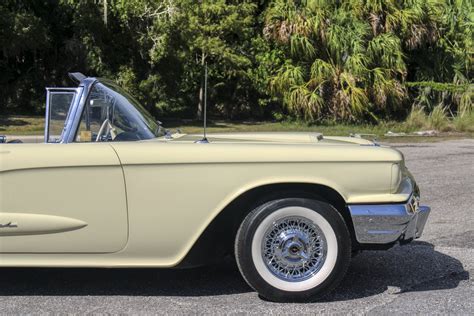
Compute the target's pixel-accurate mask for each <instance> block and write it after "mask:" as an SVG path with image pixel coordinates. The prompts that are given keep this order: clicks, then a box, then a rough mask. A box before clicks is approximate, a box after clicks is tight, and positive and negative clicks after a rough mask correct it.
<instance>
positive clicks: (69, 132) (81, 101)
mask: <svg viewBox="0 0 474 316" xmlns="http://www.w3.org/2000/svg"><path fill="white" fill-rule="evenodd" d="M96 82H97V79H96V78H86V79H84V80H82V82H81V83H80V85H79V88H80V89H81V94H80V97H79V98H77V100H75V102H74V104H73V106H74V107H71V109H70V111H69V112H70V117H68V122H67V128H66V131H65V133H64V136H63V137H62V139H61V143H72V142H74V137H75V136H76V131H77V128H78V126H79V123H80V120H81V114H82V110H83V109H84V106H85V104H86V101H87V98H88V97H89V93H90V91H91V89H92V86H93V85H94V84H95V83H96Z"/></svg>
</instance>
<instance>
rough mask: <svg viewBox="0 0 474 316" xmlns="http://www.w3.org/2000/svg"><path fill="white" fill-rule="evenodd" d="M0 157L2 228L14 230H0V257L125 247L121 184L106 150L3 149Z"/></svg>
mask: <svg viewBox="0 0 474 316" xmlns="http://www.w3.org/2000/svg"><path fill="white" fill-rule="evenodd" d="M0 157H1V164H0V191H1V199H0V212H1V214H2V215H1V216H0V219H1V221H0V223H8V222H13V223H16V224H17V226H18V227H17V228H15V229H13V228H10V229H8V228H3V229H2V232H3V235H0V236H1V237H0V252H2V253H15V252H17V253H21V252H38V253H54V252H64V253H74V252H82V253H87V252H90V253H96V252H116V251H119V250H121V249H122V248H123V247H124V246H125V245H126V242H127V239H128V224H127V209H126V207H127V205H126V194H125V183H124V178H123V172H122V167H121V166H120V162H119V159H118V157H117V155H116V153H115V151H114V150H113V149H112V148H111V147H110V145H108V144H100V143H99V144H69V145H67V146H66V145H60V144H23V145H17V146H15V145H2V148H1V150H0ZM14 230H15V231H16V232H15V233H13V232H12V231H14ZM5 231H6V232H5ZM34 231H36V234H32V232H34ZM0 233H1V232H0ZM7 234H8V235H7ZM13 235H14V236H13Z"/></svg>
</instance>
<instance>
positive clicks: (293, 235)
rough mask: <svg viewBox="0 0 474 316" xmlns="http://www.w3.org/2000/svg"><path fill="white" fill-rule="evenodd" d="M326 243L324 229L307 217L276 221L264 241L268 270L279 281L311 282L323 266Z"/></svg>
mask: <svg viewBox="0 0 474 316" xmlns="http://www.w3.org/2000/svg"><path fill="white" fill-rule="evenodd" d="M326 251H327V249H326V240H325V238H324V234H323V233H322V231H321V229H320V228H319V227H318V226H317V225H316V224H314V223H313V222H312V221H310V220H308V219H307V218H304V217H296V216H293V217H285V218H282V219H279V220H278V221H275V222H274V223H273V225H272V227H270V228H269V229H268V230H267V231H266V233H265V235H264V238H263V241H262V256H263V261H264V262H265V265H266V266H267V268H268V269H269V270H270V271H271V272H272V273H273V274H274V275H275V276H277V277H278V278H280V279H282V280H285V281H291V282H298V281H304V280H306V279H309V278H310V277H311V276H313V275H314V274H316V273H317V272H318V271H319V270H320V269H321V267H322V265H323V263H324V260H325V257H326Z"/></svg>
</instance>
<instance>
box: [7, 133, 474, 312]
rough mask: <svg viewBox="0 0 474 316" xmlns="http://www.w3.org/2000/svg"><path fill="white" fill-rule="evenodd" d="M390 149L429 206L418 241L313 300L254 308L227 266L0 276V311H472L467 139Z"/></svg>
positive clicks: (258, 303)
mask: <svg viewBox="0 0 474 316" xmlns="http://www.w3.org/2000/svg"><path fill="white" fill-rule="evenodd" d="M397 147H398V148H400V149H401V150H402V151H403V152H404V153H405V156H406V159H407V165H408V167H409V168H410V170H411V171H412V172H413V173H414V175H415V177H416V178H417V180H418V182H419V184H420V187H421V188H422V199H423V202H424V203H426V204H429V205H431V206H432V208H433V210H432V214H431V217H430V219H429V221H428V223H427V227H426V229H425V234H424V236H423V238H421V239H420V240H418V241H416V242H413V243H412V244H411V245H408V246H403V247H395V248H392V249H391V250H389V251H375V252H365V253H362V254H360V255H358V256H357V257H355V258H354V259H353V261H352V264H351V267H350V269H349V272H348V274H347V277H346V278H345V279H344V281H343V283H342V285H341V286H340V287H339V288H338V289H337V290H336V291H335V292H334V293H332V294H330V296H329V297H327V298H326V299H325V301H323V302H319V303H311V304H276V303H270V302H266V301H263V300H261V299H260V298H259V297H258V296H257V294H256V293H255V292H253V291H252V290H251V289H250V288H249V287H248V286H247V285H246V284H245V283H244V281H243V280H242V278H241V277H240V275H239V272H238V271H237V269H236V267H235V265H234V264H233V263H232V262H228V263H226V264H222V265H219V266H214V267H207V268H199V269H193V270H159V269H152V270H139V269H137V270H123V269H119V270H107V269H102V270H101V269H94V270H87V269H58V270H54V269H0V313H1V314H5V313H6V314H18V313H22V314H25V313H49V312H55V313H58V312H61V313H81V314H82V313H180V314H190V313H192V314H196V313H210V312H212V313H219V314H220V313H226V314H235V313H250V314H261V313H265V314H270V313H273V314H277V313H278V314H282V313H284V314H289V313H298V314H300V313H304V314H314V313H337V314H347V313H351V314H365V313H368V314H386V313H397V314H402V313H403V314H407V313H417V314H428V313H429V314H432V313H436V314H444V313H450V314H451V313H454V314H464V315H465V314H474V284H473V276H474V206H473V204H474V194H473V193H474V140H458V141H449V142H440V143H429V144H398V145H397Z"/></svg>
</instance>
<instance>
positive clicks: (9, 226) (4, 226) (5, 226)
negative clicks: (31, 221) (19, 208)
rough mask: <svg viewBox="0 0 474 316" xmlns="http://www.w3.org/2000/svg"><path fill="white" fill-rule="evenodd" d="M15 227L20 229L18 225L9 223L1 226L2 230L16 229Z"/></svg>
mask: <svg viewBox="0 0 474 316" xmlns="http://www.w3.org/2000/svg"><path fill="white" fill-rule="evenodd" d="M15 227H18V224H17V223H12V222H9V223H6V224H0V228H15Z"/></svg>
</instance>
